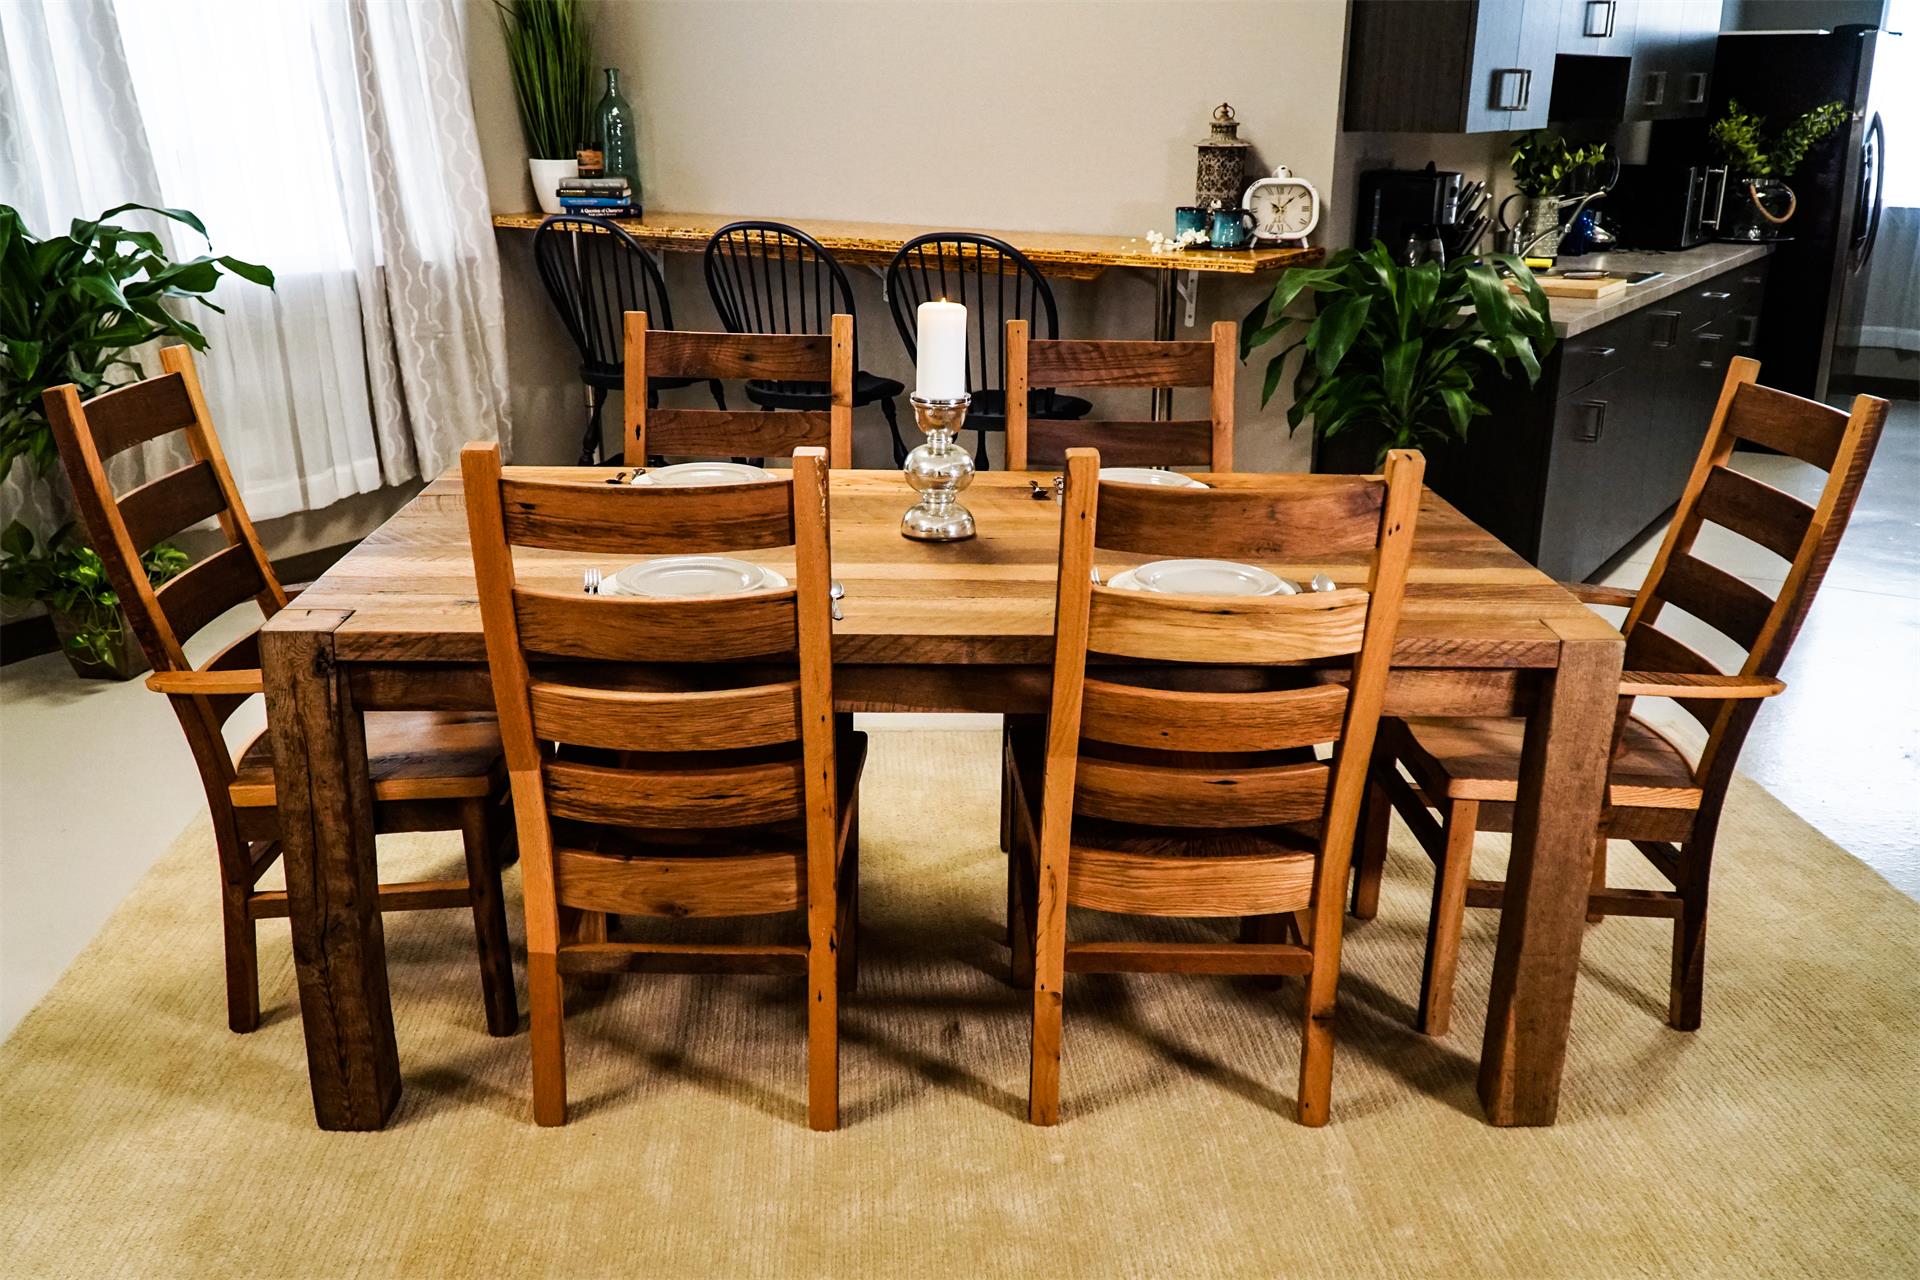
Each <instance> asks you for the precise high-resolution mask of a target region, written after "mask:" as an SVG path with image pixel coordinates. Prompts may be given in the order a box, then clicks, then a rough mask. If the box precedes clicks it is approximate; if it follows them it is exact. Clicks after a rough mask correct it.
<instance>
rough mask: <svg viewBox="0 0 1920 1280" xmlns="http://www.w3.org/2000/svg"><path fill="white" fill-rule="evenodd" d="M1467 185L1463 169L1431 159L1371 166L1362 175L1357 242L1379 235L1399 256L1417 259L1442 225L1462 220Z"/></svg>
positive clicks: (1355, 222)
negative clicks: (1421, 164)
mask: <svg viewBox="0 0 1920 1280" xmlns="http://www.w3.org/2000/svg"><path fill="white" fill-rule="evenodd" d="M1462 187H1463V183H1462V180H1461V175H1460V174H1459V173H1458V172H1455V171H1453V170H1449V169H1436V168H1434V166H1433V164H1432V163H1431V162H1429V163H1428V164H1427V167H1426V168H1424V169H1368V170H1367V171H1366V172H1364V173H1362V174H1361V175H1360V199H1359V204H1358V208H1357V210H1356V213H1355V218H1354V228H1353V242H1354V243H1355V244H1356V245H1359V246H1361V247H1362V248H1364V247H1365V246H1367V245H1370V244H1372V243H1373V242H1374V241H1375V240H1379V241H1381V242H1382V243H1383V244H1385V245H1386V246H1387V250H1388V252H1390V253H1392V254H1393V256H1394V257H1395V258H1396V259H1398V260H1401V261H1408V260H1417V259H1418V258H1420V257H1421V256H1423V254H1422V252H1420V250H1421V249H1422V248H1423V247H1424V246H1426V245H1428V244H1431V243H1433V242H1434V241H1435V240H1437V239H1439V238H1440V235H1441V228H1443V227H1450V226H1452V225H1454V224H1455V223H1457V222H1459V221H1460V213H1461V209H1460V194H1461V190H1462ZM1410 246H1412V249H1410Z"/></svg>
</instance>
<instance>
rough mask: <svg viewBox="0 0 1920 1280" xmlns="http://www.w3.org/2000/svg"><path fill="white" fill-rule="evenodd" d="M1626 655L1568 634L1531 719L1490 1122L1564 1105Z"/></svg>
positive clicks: (1491, 1043)
mask: <svg viewBox="0 0 1920 1280" xmlns="http://www.w3.org/2000/svg"><path fill="white" fill-rule="evenodd" d="M1595 620H1596V622H1598V618H1597V617H1596V619H1595ZM1601 626H1602V627H1604V624H1601ZM1623 648H1624V646H1623V645H1622V643H1621V640H1620V636H1619V634H1618V633H1616V632H1612V631H1611V630H1610V629H1609V630H1599V631H1596V632H1594V633H1592V634H1588V633H1586V632H1585V631H1584V630H1582V631H1581V632H1580V633H1579V634H1577V635H1570V634H1566V633H1563V635H1562V641H1561V645H1560V665H1559V668H1558V669H1557V670H1556V671H1555V672H1554V673H1553V674H1552V675H1551V676H1550V677H1546V683H1545V687H1544V688H1543V689H1542V690H1541V694H1540V699H1539V702H1538V704H1537V705H1536V707H1535V710H1534V713H1533V715H1532V717H1531V718H1530V719H1529V721H1528V723H1527V737H1526V746H1525V749H1524V751H1523V753H1522V756H1521V764H1520V794H1519V799H1518V802H1517V803H1516V804H1515V806H1514V814H1513V854H1512V858H1511V861H1510V862H1509V863H1508V866H1507V890H1506V898H1505V905H1504V909H1503V910H1502V912H1501V915H1500V942H1499V946H1498V948H1497V950H1496V951H1495V953H1494V961H1493V990H1492V992H1491V994H1490V995H1489V997H1488V1002H1487V1033H1486V1040H1485V1042H1484V1044H1483V1045H1482V1047H1481V1051H1480V1102H1481V1104H1482V1105H1483V1106H1485V1107H1486V1110H1487V1119H1488V1120H1490V1121H1492V1122H1493V1123H1494V1124H1499V1125H1547V1124H1552V1123H1553V1119H1554V1113H1555V1111H1556V1109H1557V1108H1558V1107H1559V1104H1560V1070H1561V1067H1562V1066H1563V1065H1564V1062H1565V1059H1566V1052H1567V1030H1568V1027H1569V1025H1570V1023H1571V1020H1572V1014H1573V988H1574V979H1575V978H1576V976H1577V974H1578V971H1579V967H1580V941H1581V938H1582V936H1583V935H1584V934H1585V931H1586V917H1587V891H1588V889H1589V887H1590V877H1591V873H1592V864H1593V836H1594V832H1595V831H1596V830H1598V823H1599V817H1600V802H1601V795H1602V792H1603V790H1604V788H1605V785H1606V768H1607V752H1608V747H1609V745H1610V744H1611V742H1612V736H1613V716H1614V710H1615V708H1616V706H1617V705H1618V697H1617V694H1618V690H1619V682H1620V662H1621V656H1622V650H1623Z"/></svg>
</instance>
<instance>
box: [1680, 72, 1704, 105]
mask: <svg viewBox="0 0 1920 1280" xmlns="http://www.w3.org/2000/svg"><path fill="white" fill-rule="evenodd" d="M1706 100H1707V73H1706V72H1704V71H1689V72H1687V96H1686V98H1685V102H1686V104H1687V105H1688V106H1690V107H1697V106H1699V105H1701V104H1702V103H1704V102H1705V101H1706Z"/></svg>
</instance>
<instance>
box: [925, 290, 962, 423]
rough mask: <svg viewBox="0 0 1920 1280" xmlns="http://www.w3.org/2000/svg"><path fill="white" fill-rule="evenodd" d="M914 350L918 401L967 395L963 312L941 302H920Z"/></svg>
mask: <svg viewBox="0 0 1920 1280" xmlns="http://www.w3.org/2000/svg"><path fill="white" fill-rule="evenodd" d="M917 319H918V321H919V331H918V337H917V339H916V341H915V346H916V347H917V349H918V353H919V360H918V362H917V366H916V369H917V372H918V375H919V385H918V386H916V387H915V388H914V394H915V395H917V396H919V397H920V398H921V399H922V400H958V399H959V398H960V397H961V396H964V395H966V394H967V309H966V308H965V307H963V306H961V305H960V304H959V303H957V302H948V301H946V300H945V299H942V300H941V301H939V302H923V303H921V304H920V310H919V313H918V315H917Z"/></svg>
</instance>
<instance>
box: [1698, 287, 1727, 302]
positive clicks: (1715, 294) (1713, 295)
mask: <svg viewBox="0 0 1920 1280" xmlns="http://www.w3.org/2000/svg"><path fill="white" fill-rule="evenodd" d="M1700 296H1701V297H1703V298H1705V299H1706V300H1707V301H1709V302H1725V301H1726V300H1727V299H1728V298H1731V297H1732V296H1733V295H1732V294H1731V293H1728V292H1727V291H1726V290H1725V289H1703V290H1701V292H1700Z"/></svg>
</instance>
